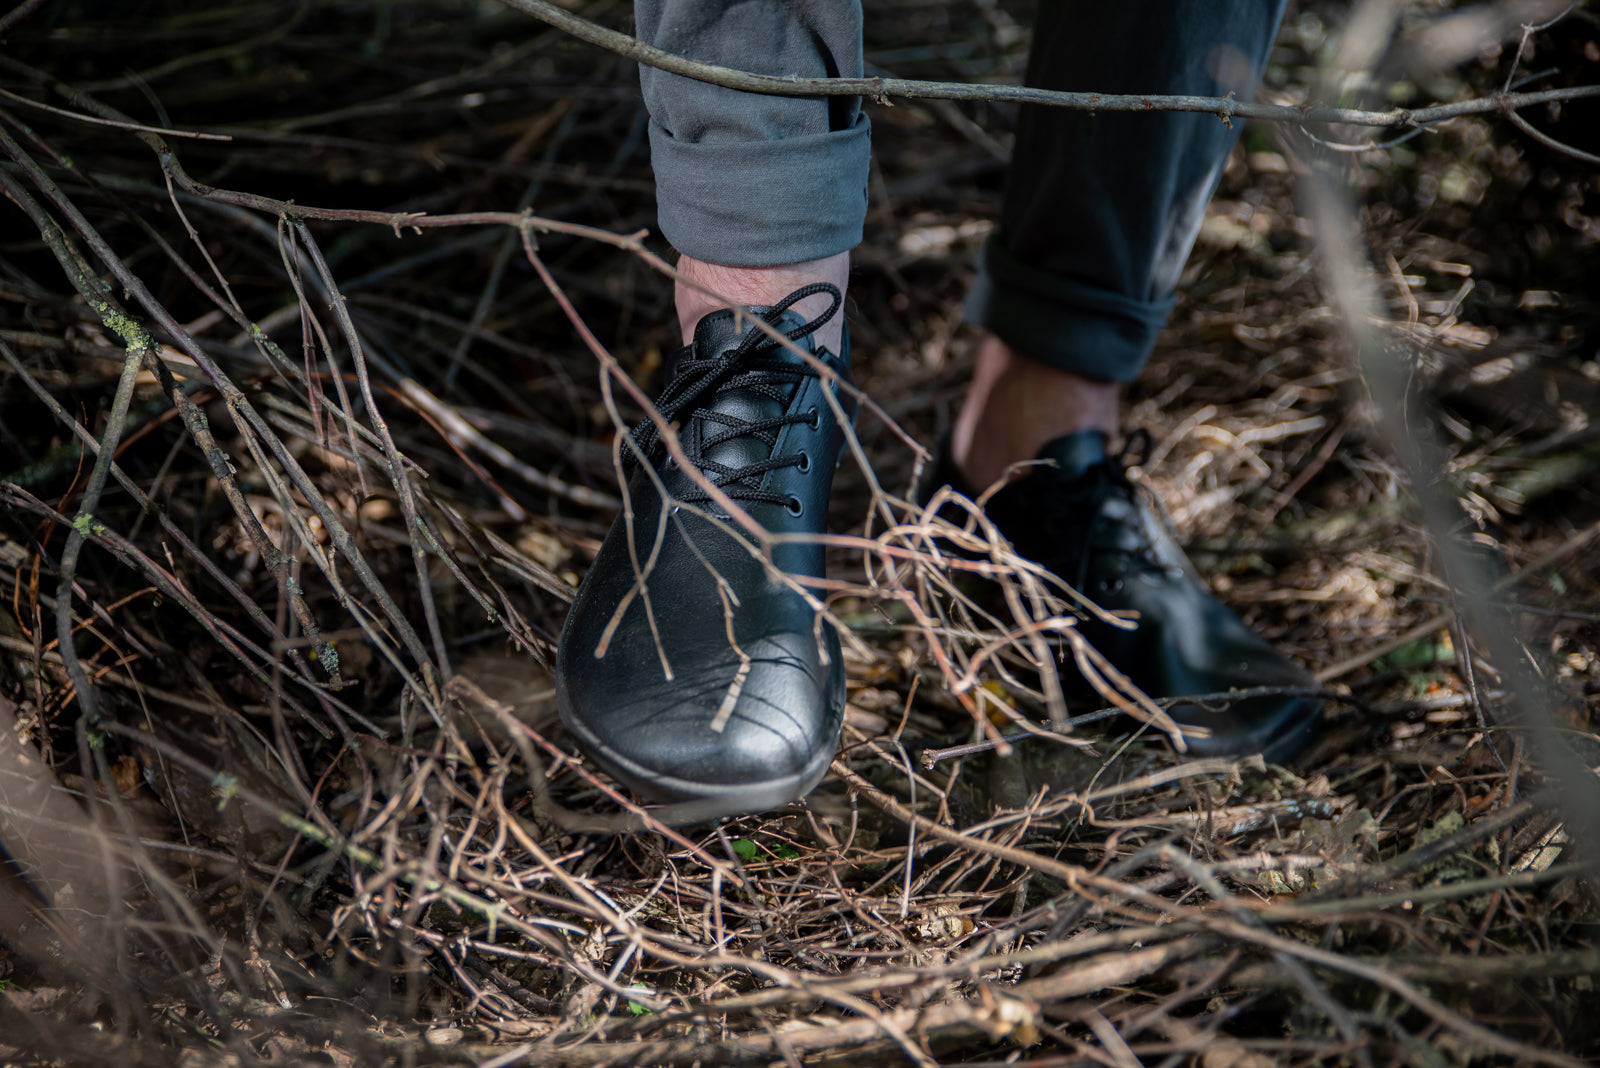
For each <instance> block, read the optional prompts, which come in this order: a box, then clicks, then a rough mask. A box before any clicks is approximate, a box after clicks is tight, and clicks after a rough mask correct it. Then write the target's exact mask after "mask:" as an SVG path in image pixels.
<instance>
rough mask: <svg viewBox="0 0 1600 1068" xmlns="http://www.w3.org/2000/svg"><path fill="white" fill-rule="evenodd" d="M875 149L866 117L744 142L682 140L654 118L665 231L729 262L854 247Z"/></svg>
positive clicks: (701, 254) (707, 257)
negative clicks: (823, 129) (844, 126)
mask: <svg viewBox="0 0 1600 1068" xmlns="http://www.w3.org/2000/svg"><path fill="white" fill-rule="evenodd" d="M871 151H872V150H871V124H870V123H868V121H867V117H866V116H865V115H862V116H860V117H859V118H858V119H857V121H856V123H855V125H854V126H852V127H851V128H850V129H848V130H837V131H830V132H828V133H818V134H807V135H803V136H799V137H785V138H782V139H780V140H773V141H744V142H720V141H695V142H686V141H679V140H677V139H675V138H674V137H673V136H672V135H671V133H669V132H668V131H667V130H666V129H665V128H664V127H662V126H660V125H659V124H657V123H654V122H652V123H651V124H650V155H651V164H652V166H653V167H654V168H655V172H656V198H657V204H656V210H657V215H658V218H659V219H660V224H661V233H662V236H663V237H665V238H666V239H667V241H669V242H670V243H671V244H672V246H673V247H674V248H676V249H677V250H678V251H679V252H681V253H683V254H684V255H687V256H693V257H694V258H695V259H698V260H704V261H705V262H707V263H719V264H724V265H727V266H729V267H779V266H783V265H786V264H791V263H804V262H805V261H807V260H819V259H822V258H824V257H826V256H832V255H835V254H836V253H840V252H847V251H849V250H850V249H852V248H854V247H855V246H857V245H859V244H860V243H861V229H862V225H863V223H864V222H865V221H866V217H867V170H868V164H869V161H870V159H871ZM754 190H759V195H752V191H754Z"/></svg>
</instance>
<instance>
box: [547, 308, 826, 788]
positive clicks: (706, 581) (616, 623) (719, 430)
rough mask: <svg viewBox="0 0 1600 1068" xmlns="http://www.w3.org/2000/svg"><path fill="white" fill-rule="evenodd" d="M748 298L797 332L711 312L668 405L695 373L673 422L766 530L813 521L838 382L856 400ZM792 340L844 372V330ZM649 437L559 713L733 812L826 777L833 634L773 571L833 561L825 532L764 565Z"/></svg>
mask: <svg viewBox="0 0 1600 1068" xmlns="http://www.w3.org/2000/svg"><path fill="white" fill-rule="evenodd" d="M751 315H755V316H766V317H768V318H769V319H770V320H771V321H772V323H773V325H774V326H775V327H777V329H779V330H780V331H784V332H787V333H789V334H791V335H793V334H796V333H798V332H801V331H803V329H804V327H805V325H806V324H804V323H803V322H802V320H800V319H799V317H798V316H796V315H795V314H794V313H793V312H789V311H785V310H774V309H767V308H760V307H757V308H751V309H748V311H747V312H746V313H745V314H744V315H742V316H739V317H736V316H735V315H734V313H733V312H731V311H723V312H717V313H713V314H712V315H709V316H707V317H706V318H705V319H703V320H702V321H701V322H700V324H699V326H698V328H697V329H696V332H695V340H694V344H693V345H691V346H688V347H686V348H685V349H683V350H681V351H680V352H678V353H676V354H675V355H674V357H673V358H672V360H671V361H670V363H669V365H668V366H669V377H668V381H667V386H666V389H665V390H664V392H663V394H662V401H663V410H665V407H666V405H667V404H669V403H675V402H674V401H673V400H672V398H675V397H678V396H679V393H676V392H675V388H677V389H681V387H684V385H685V384H686V383H688V384H690V385H693V386H694V388H695V389H696V390H698V392H697V393H695V394H694V396H695V397H696V398H697V399H694V400H692V401H691V402H689V403H688V404H687V405H686V406H685V407H683V408H682V410H681V411H680V412H679V417H678V419H677V422H678V424H679V425H678V428H677V433H678V437H679V441H680V443H681V444H682V446H683V450H684V452H685V453H686V454H688V455H689V456H690V457H691V458H692V462H693V463H694V466H696V467H697V468H698V469H699V470H700V471H701V472H702V473H703V474H704V475H705V476H706V477H707V478H708V479H710V480H711V481H712V482H713V483H716V484H717V485H718V486H719V487H720V488H721V489H722V490H723V491H724V492H725V493H727V494H728V495H729V496H730V497H733V498H735V500H736V502H737V503H739V504H740V506H741V507H743V508H744V509H745V511H746V512H747V513H748V514H749V516H750V517H751V518H752V519H754V520H755V521H756V522H757V523H759V524H760V525H761V527H762V528H764V529H765V530H767V531H769V532H772V533H774V534H802V535H803V534H811V535H815V534H819V533H821V532H822V531H823V530H824V529H825V526H826V521H827V506H828V495H829V490H830V488H831V484H832V479H833V473H834V468H835V464H836V460H837V457H838V454H839V448H840V444H841V442H842V439H843V429H842V427H841V425H840V422H839V419H838V418H837V416H836V414H835V412H834V410H833V406H832V405H830V404H829V400H828V396H827V394H828V393H829V392H832V393H834V395H835V396H836V397H837V398H838V399H839V400H840V401H841V403H842V404H843V405H845V406H848V405H849V403H850V402H849V399H848V397H847V395H844V394H841V393H839V392H837V389H836V387H835V386H833V385H830V384H829V383H828V382H826V381H825V380H824V379H823V378H822V377H820V376H819V375H818V374H817V373H816V371H815V369H814V368H812V367H810V366H809V365H808V364H807V363H806V362H805V360H803V359H802V358H801V357H800V356H797V355H795V354H794V353H792V352H788V351H786V350H785V349H783V348H781V347H779V346H777V345H775V344H772V343H771V342H770V341H767V340H765V339H757V340H756V341H755V342H754V343H752V342H748V341H746V337H747V335H748V334H749V333H750V329H751V328H750V316H751ZM796 343H797V344H798V345H799V346H800V347H801V348H802V349H805V350H806V351H808V352H813V353H814V355H815V356H816V357H817V358H818V359H820V360H821V361H822V362H823V363H824V364H825V365H826V366H827V367H829V368H830V369H831V370H833V371H834V372H835V373H836V374H837V375H838V376H839V377H840V378H842V379H844V380H846V381H848V378H849V356H848V341H846V343H845V345H844V346H842V347H843V348H845V350H846V351H845V353H843V354H840V355H837V356H835V355H833V354H831V353H828V352H826V351H825V350H824V351H817V350H815V349H814V348H813V346H812V344H811V339H810V338H809V337H808V336H804V335H803V334H802V336H800V337H799V338H798V340H797V342H796ZM741 344H744V345H745V346H746V347H747V349H748V350H749V351H747V352H745V353H743V354H742V355H740V356H739V357H738V358H737V359H736V360H735V361H734V362H733V363H732V364H730V365H728V366H723V367H721V369H720V371H718V370H717V368H718V367H719V363H718V361H721V363H723V364H727V363H728V359H729V354H730V353H732V352H734V351H735V350H736V349H738V347H739V346H740V345H741ZM697 376H698V377H697ZM707 376H712V378H708V377H707ZM713 378H714V380H712V379H713ZM650 437H651V435H649V434H648V433H646V434H642V435H636V440H637V439H638V438H643V439H645V444H646V445H647V446H648V452H649V453H650V455H648V456H647V462H646V463H643V464H640V465H639V466H638V467H637V469H636V470H635V471H634V472H633V475H632V477H631V478H630V480H629V482H628V484H627V487H626V491H625V492H626V496H627V500H628V501H629V502H630V504H631V507H632V512H633V517H632V522H631V524H630V523H629V522H628V519H627V512H626V511H625V512H624V514H623V515H622V516H619V517H618V519H617V521H616V522H615V523H614V524H613V525H612V527H611V530H610V532H609V533H608V534H607V536H606V539H605V542H604V543H603V545H602V546H601V548H600V552H599V553H598V555H597V556H596V557H595V562H594V565H593V566H592V567H591V568H590V570H589V573H588V575H587V576H586V577H585V579H584V581H583V584H582V585H581V587H580V588H579V591H578V595H577V599H576V601H575V603H574V605H573V607H572V611H571V613H570V614H569V616H568V618H567V623H566V627H565V629H564V631H563V633H562V636H561V641H560V646H559V649H558V652H557V688H558V697H559V703H560V708H561V715H562V719H563V722H564V723H565V724H566V726H567V728H568V730H570V731H571V732H572V734H573V736H574V737H575V738H576V739H577V741H578V743H579V745H580V747H581V748H582V749H583V750H584V751H585V752H586V753H588V754H589V755H590V756H591V757H592V758H594V759H595V760H596V761H597V762H599V763H600V764H601V765H602V766H603V767H605V768H606V770H607V771H609V772H610V773H611V774H612V775H613V776H615V777H616V778H617V779H619V780H621V781H622V782H624V783H626V784H627V785H628V786H630V787H632V788H633V789H634V790H635V791H637V792H638V793H640V794H641V795H643V796H645V797H647V798H649V799H652V800H659V801H669V802H676V801H686V800H696V799H704V798H721V799H723V800H725V801H726V804H725V806H723V807H724V808H725V809H726V813H725V814H732V813H733V812H735V811H757V810H760V809H765V808H771V807H774V806H776V805H779V804H783V803H785V802H787V801H790V800H793V799H795V798H797V797H800V796H802V795H803V794H804V793H806V792H808V791H809V790H810V789H811V787H813V786H814V785H815V784H816V782H817V780H818V779H820V778H821V777H822V774H823V772H824V771H826V769H827V765H828V763H829V761H830V760H831V759H832V755H833V750H834V747H835V746H836V745H837V742H838V736H839V731H840V728H841V726H842V723H843V706H844V677H843V670H842V666H841V664H840V659H839V645H838V638H837V636H836V635H835V634H834V633H833V632H832V631H831V630H830V629H828V628H827V627H819V626H818V623H817V614H816V612H815V611H814V610H813V609H812V607H811V605H810V604H808V603H807V601H806V599H805V598H804V597H803V596H802V595H801V594H800V593H798V592H796V591H795V590H794V589H792V588H790V587H788V586H786V585H785V584H784V583H783V582H781V581H780V580H779V579H778V578H776V577H775V575H774V572H773V568H776V569H777V570H781V571H782V572H785V573H787V574H789V575H792V576H795V577H798V578H805V577H810V578H821V577H822V575H823V551H822V547H821V546H820V545H819V544H817V543H816V542H815V541H814V540H805V541H799V542H795V543H785V544H781V545H775V546H773V547H772V548H771V561H772V565H771V566H770V567H769V565H768V564H766V563H765V562H764V561H763V559H762V552H761V548H760V545H759V544H758V542H757V540H756V539H754V538H752V537H751V536H750V535H749V534H748V532H746V531H744V530H743V529H742V528H741V527H740V526H739V524H738V523H737V522H736V521H734V520H733V519H732V518H731V517H730V516H729V515H728V514H727V513H726V512H725V511H724V510H723V509H722V507H721V505H719V504H717V503H716V502H715V501H713V500H711V499H710V498H709V497H708V495H707V494H706V493H705V491H704V490H703V489H702V488H701V487H700V486H698V485H697V484H696V482H695V480H694V479H693V478H692V477H691V476H690V474H689V472H688V471H686V470H684V469H683V468H682V467H681V466H680V465H679V464H678V463H677V462H676V461H673V460H671V459H670V457H669V455H668V452H667V450H666V449H665V446H664V445H663V444H661V443H660V442H658V441H656V442H652V441H650ZM627 448H628V446H627V445H625V446H624V449H625V450H626V449H627ZM741 472H742V473H743V474H742V475H741ZM657 480H659V483H660V487H659V488H658V485H657ZM663 490H664V491H665V493H664V495H663ZM646 594H647V596H646ZM608 632H609V638H608ZM730 637H731V640H730ZM600 654H603V655H600Z"/></svg>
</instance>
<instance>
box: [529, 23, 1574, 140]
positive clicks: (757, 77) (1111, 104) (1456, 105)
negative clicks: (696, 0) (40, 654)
mask: <svg viewBox="0 0 1600 1068" xmlns="http://www.w3.org/2000/svg"><path fill="white" fill-rule="evenodd" d="M500 2H501V3H503V4H505V5H506V6H507V7H512V8H515V9H517V10H518V11H521V12H523V13H525V14H528V15H532V16H533V17H534V18H536V19H539V20H540V21H542V22H546V23H549V24H550V25H552V26H556V27H559V28H560V29H563V30H565V31H566V32H568V33H570V34H572V36H574V37H576V38H578V39H579V40H582V41H587V42H588V43H589V44H592V45H596V46H598V47H600V48H604V49H605V50H607V51H609V52H614V53H616V54H617V55H619V56H623V57H625V58H627V59H631V60H635V61H636V62H639V63H643V64H645V65H646V66H650V67H656V68H658V69H660V70H664V71H667V72H668V73H671V74H679V75H682V76H683V77H686V78H693V79H695V80H696V81H702V82H710V83H712V84H713V85H720V86H724V87H726V88H728V89H739V90H742V91H744V92H750V93H765V94H769V95H773V96H859V97H865V98H867V99H868V100H871V101H873V102H874V103H877V104H882V105H885V106H889V105H891V104H892V103H893V98H895V97H899V98H901V99H904V100H919V99H922V100H991V101H1006V102H1008V103H1016V104H1042V105H1045V106H1047V107H1062V108H1072V109H1074V110H1077V111H1131V112H1155V111H1179V112H1198V113H1203V114H1210V115H1215V116H1217V118H1218V119H1220V120H1222V122H1224V123H1226V124H1229V125H1231V124H1232V122H1233V120H1234V119H1235V118H1240V119H1257V120H1263V121H1267V122H1287V123H1297V124H1299V123H1329V124H1331V123H1341V124H1344V125H1349V126H1369V127H1386V128H1396V129H1411V128H1416V127H1425V126H1433V125H1437V124H1438V123H1441V122H1445V121H1448V120H1450V119H1455V118H1460V117H1462V116H1464V115H1487V114H1491V113H1499V114H1506V115H1510V114H1512V113H1514V112H1515V111H1517V110H1518V109H1520V108H1527V107H1534V106H1536V105H1539V104H1551V103H1557V102H1561V101H1568V100H1582V99H1587V98H1591V97H1595V96H1600V86H1596V85H1586V86H1572V87H1568V88H1564V89H1546V90H1541V91H1539V92H1534V93H1511V92H1499V93H1495V94H1493V95H1491V96H1484V97H1477V98H1475V99H1472V100H1460V101H1454V102H1452V103H1448V104H1433V105H1431V106H1428V107H1421V108H1391V109H1389V110H1387V111H1370V110H1366V109H1362V108H1342V107H1329V106H1326V105H1320V104H1305V105H1286V104H1258V103H1254V102H1251V101H1247V100H1235V99H1234V98H1233V96H1232V95H1229V96H1225V97H1216V96H1187V95H1168V96H1162V95H1155V94H1152V95H1143V94H1128V93H1082V92H1066V91H1063V90H1055V89H1037V88H1034V87H1032V86H1025V85H974V84H969V83H965V82H930V81H916V80H912V79H907V78H794V77H784V76H780V75H773V74H754V73H751V72H749V71H742V70H736V69H734V68H732V67H723V66H718V65H716V64H712V63H703V62H701V61H699V60H695V59H690V58H688V57H687V56H680V55H677V54H675V53H672V52H667V51H665V50H663V49H660V48H656V47H655V46H654V45H650V44H646V43H645V42H643V41H641V40H639V39H638V38H637V37H630V36H628V35H627V34H625V33H619V32H617V31H616V30H611V29H607V28H606V27H604V26H599V25H596V24H595V23H593V22H591V21H589V20H588V19H585V18H583V17H582V16H579V15H575V14H573V13H572V12H570V11H567V10H566V9H565V8H562V7H560V6H558V5H557V4H555V3H553V2H552V0H500Z"/></svg>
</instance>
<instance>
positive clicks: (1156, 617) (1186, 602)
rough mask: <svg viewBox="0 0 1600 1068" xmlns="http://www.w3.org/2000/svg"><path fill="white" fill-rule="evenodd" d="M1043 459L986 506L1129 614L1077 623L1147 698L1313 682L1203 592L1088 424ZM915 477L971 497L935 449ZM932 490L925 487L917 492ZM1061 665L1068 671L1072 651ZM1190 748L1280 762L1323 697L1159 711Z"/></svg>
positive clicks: (1056, 568) (1090, 592) (1100, 601)
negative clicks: (1125, 625)
mask: <svg viewBox="0 0 1600 1068" xmlns="http://www.w3.org/2000/svg"><path fill="white" fill-rule="evenodd" d="M1038 459H1039V460H1040V461H1041V462H1040V463H1039V464H1037V465H1036V466H1034V467H1032V468H1030V469H1029V471H1028V473H1026V474H1024V475H1022V476H1021V477H1019V478H1017V479H1016V480H1015V481H1013V482H1011V483H1010V484H1009V485H1007V486H1005V487H1004V488H1003V489H1001V490H999V491H998V492H996V493H995V494H994V496H993V497H991V498H990V499H989V502H988V504H987V506H986V509H985V511H986V512H987V514H988V516H989V518H990V519H992V520H993V521H994V524H995V526H996V527H998V528H999V529H1000V531H1001V533H1003V534H1004V535H1005V536H1006V537H1007V538H1008V539H1010V541H1011V543H1012V546H1013V547H1014V548H1015V549H1016V551H1017V553H1018V554H1019V555H1021V556H1024V557H1026V558H1028V559H1030V560H1033V561H1035V562H1037V563H1040V564H1043V565H1044V566H1045V567H1047V568H1049V569H1050V570H1051V571H1052V572H1054V573H1055V574H1056V575H1057V576H1058V577H1060V578H1061V579H1062V580H1064V581H1065V582H1067V583H1068V584H1069V585H1071V586H1072V587H1073V588H1074V589H1076V590H1077V591H1078V592H1079V593H1082V594H1083V595H1084V596H1086V597H1087V598H1088V599H1089V600H1091V601H1093V602H1094V603H1095V604H1097V605H1099V606H1100V607H1101V608H1104V609H1107V610H1108V611H1111V612H1117V613H1122V612H1132V613H1137V626H1136V627H1135V629H1133V630H1122V629H1119V628H1116V627H1113V626H1111V625H1109V624H1107V623H1105V622H1103V621H1100V620H1098V619H1095V618H1093V617H1092V616H1086V617H1085V618H1084V619H1083V620H1082V622H1081V624H1080V626H1079V629H1080V630H1081V631H1082V633H1083V634H1084V636H1085V637H1087V638H1088V639H1089V642H1090V644H1091V645H1093V646H1094V647H1095V649H1097V650H1098V651H1099V652H1100V653H1101V654H1102V655H1103V656H1104V657H1105V658H1106V659H1107V660H1109V661H1110V662H1111V663H1112V665H1114V666H1115V667H1116V668H1117V669H1118V670H1119V671H1121V672H1122V673H1123V674H1125V675H1127V676H1128V678H1129V679H1130V680H1131V681H1132V682H1133V683H1134V685H1136V686H1138V687H1139V688H1140V689H1141V690H1143V691H1144V692H1145V693H1146V694H1148V695H1149V696H1151V697H1154V698H1158V699H1159V698H1165V697H1187V696H1199V695H1201V694H1216V693H1226V692H1227V691H1229V690H1234V689H1239V690H1244V689H1252V688H1255V687H1275V688H1279V689H1315V688H1316V687H1317V682H1316V680H1315V679H1314V678H1313V677H1312V676H1311V674H1310V673H1309V672H1307V671H1306V670H1305V669H1304V668H1303V667H1301V666H1300V665H1298V664H1296V663H1294V662H1293V661H1291V660H1289V659H1288V658H1287V657H1285V656H1284V655H1283V654H1282V653H1280V652H1278V651H1277V650H1276V649H1274V648H1273V647H1272V646H1271V645H1269V644H1268V643H1267V642H1266V640H1265V639H1263V638H1262V637H1261V636H1260V635H1259V634H1257V633H1256V632H1255V631H1253V630H1251V629H1250V628H1249V627H1247V626H1246V625H1245V624H1244V622H1243V621H1242V620H1241V619H1240V618H1239V617H1238V616H1237V615H1235V614H1234V613H1233V611H1232V610H1231V609H1229V608H1228V607H1227V606H1226V605H1224V604H1223V603H1222V602H1220V601H1218V600H1217V599H1216V598H1215V597H1213V596H1212V595H1211V592H1210V591H1209V590H1208V589H1207V588H1206V586H1205V583H1204V582H1203V581H1202V580H1201V579H1200V578H1199V576H1198V575H1197V574H1196V573H1195V571H1194V567H1193V565H1191V564H1190V563H1189V561H1188V560H1187V559H1186V558H1185V557H1184V555H1183V551H1182V550H1181V549H1179V548H1178V546H1177V544H1176V542H1174V541H1173V539H1172V537H1171V535H1170V534H1169V533H1168V532H1167V529H1166V526H1165V524H1163V523H1162V522H1161V521H1160V520H1159V519H1158V518H1157V517H1156V516H1155V515H1153V514H1152V513H1151V511H1150V509H1149V508H1148V507H1146V506H1145V505H1144V504H1143V503H1142V502H1141V501H1140V500H1139V498H1138V495H1137V493H1136V491H1135V490H1134V487H1133V485H1132V484H1131V483H1130V482H1129V481H1128V476H1127V471H1126V469H1125V467H1124V462H1123V460H1122V458H1120V457H1113V456H1110V455H1108V454H1107V451H1106V438H1105V435H1104V434H1101V433H1099V432H1098V431H1086V432H1083V433H1077V434H1069V435H1066V436H1065V437H1060V438H1056V439H1055V440H1054V441H1051V442H1049V443H1048V444H1047V445H1045V447H1044V448H1043V449H1041V450H1040V452H1039V457H1038ZM925 485H927V486H929V487H932V488H937V487H939V486H942V485H950V486H952V487H954V488H955V489H957V490H960V491H961V492H962V493H965V494H967V495H968V496H971V495H972V493H971V491H970V490H969V489H967V488H966V487H965V486H964V485H963V484H962V480H961V476H960V473H959V472H957V471H956V469H955V465H954V463H953V462H951V460H950V458H949V454H948V451H947V450H946V451H945V452H943V453H942V455H941V456H940V458H939V461H938V463H937V464H936V466H935V469H934V470H933V471H932V472H931V477H930V478H929V479H928V480H927V481H926V483H925ZM930 495H931V494H929V493H924V494H922V498H923V499H924V500H926V499H927V498H928V497H929V496H930ZM1065 666H1066V668H1067V671H1069V672H1071V673H1072V674H1073V675H1076V671H1075V669H1073V668H1072V664H1071V659H1070V658H1068V660H1067V663H1066V665H1065ZM1168 712H1169V713H1170V714H1171V716H1172V718H1173V719H1174V720H1176V721H1177V722H1178V724H1179V725H1180V726H1184V727H1203V728H1206V729H1207V730H1208V731H1209V732H1210V733H1209V734H1208V735H1205V736H1199V735H1188V734H1187V733H1186V738H1187V740H1188V742H1189V748H1190V750H1191V752H1194V753H1197V754H1200V755H1207V756H1242V755H1246V754H1251V753H1261V754H1262V755H1263V756H1265V757H1266V759H1267V760H1269V761H1272V762H1282V761H1284V760H1287V759H1289V758H1290V757H1292V756H1293V755H1294V754H1295V753H1297V752H1299V751H1300V749H1302V748H1303V747H1304V746H1305V745H1306V744H1307V743H1308V742H1309V741H1311V739H1312V738H1313V737H1314V736H1315V734H1316V731H1317V727H1318V725H1319V723H1320V721H1321V714H1322V701H1321V700H1320V699H1318V698H1315V697H1306V696H1281V697H1256V698H1248V699H1245V700H1241V701H1237V702H1235V703H1233V704H1232V705H1230V706H1228V707H1226V708H1219V709H1216V710H1213V709H1209V708H1206V707H1202V706H1200V705H1177V706H1176V707H1173V708H1170V709H1168Z"/></svg>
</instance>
